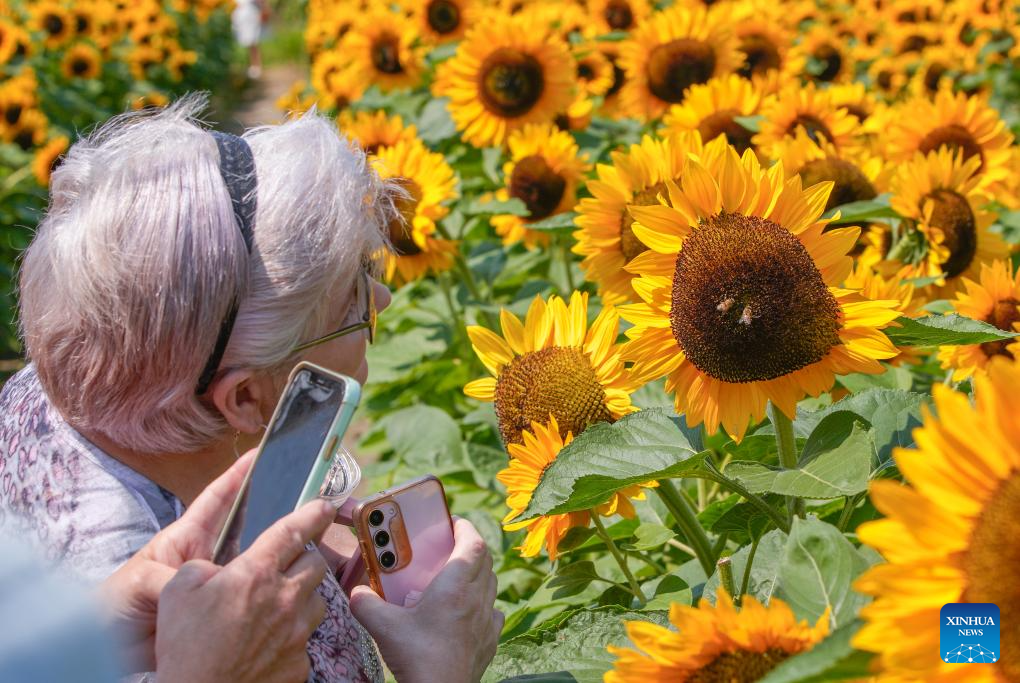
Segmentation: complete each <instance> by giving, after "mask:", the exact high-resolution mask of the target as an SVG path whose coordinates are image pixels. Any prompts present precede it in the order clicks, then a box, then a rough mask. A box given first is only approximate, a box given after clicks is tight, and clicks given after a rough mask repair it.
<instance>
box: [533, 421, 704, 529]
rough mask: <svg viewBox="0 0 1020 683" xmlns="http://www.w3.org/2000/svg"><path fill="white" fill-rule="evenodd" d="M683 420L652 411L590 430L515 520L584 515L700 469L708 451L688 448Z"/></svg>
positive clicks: (546, 476) (549, 472) (562, 455)
mask: <svg viewBox="0 0 1020 683" xmlns="http://www.w3.org/2000/svg"><path fill="white" fill-rule="evenodd" d="M682 419H683V418H679V417H667V416H666V414H665V413H664V412H663V411H661V410H656V409H652V410H642V411H640V412H637V413H633V414H632V415H628V416H626V417H624V418H622V419H621V420H619V421H617V422H615V423H613V424H608V423H604V422H603V423H599V424H593V425H591V426H589V427H588V428H586V429H585V430H584V431H583V432H582V433H581V434H580V436H578V437H577V438H576V439H574V440H573V441H572V442H571V443H569V444H567V446H565V447H564V448H563V449H562V450H561V451H560V453H559V455H557V456H556V459H555V460H554V461H553V462H552V464H551V465H549V467H548V468H547V469H546V470H545V473H544V474H543V475H542V479H541V481H539V483H538V487H537V488H536V489H535V491H534V493H533V494H532V496H531V502H530V503H529V504H528V507H527V509H526V510H525V511H524V512H523V513H521V514H520V515H518V516H517V518H516V519H518V520H524V519H531V518H533V517H538V516H540V515H548V514H560V513H564V512H573V511H575V510H588V509H590V508H592V507H594V506H596V505H598V504H600V503H604V502H605V501H607V500H609V498H610V497H611V496H612V495H613V494H614V493H616V492H617V491H619V490H620V489H622V488H624V487H627V486H633V485H634V484H640V483H643V482H646V481H650V480H652V479H668V478H673V477H682V476H684V475H685V474H687V473H690V472H694V471H697V470H699V469H701V467H702V463H703V461H704V459H705V458H706V457H707V456H708V452H707V451H706V452H703V453H698V452H697V451H696V450H695V449H694V448H693V447H692V446H691V443H690V441H688V439H687V437H686V435H685V432H684V430H683V429H682V428H681V426H680V422H681V421H682Z"/></svg>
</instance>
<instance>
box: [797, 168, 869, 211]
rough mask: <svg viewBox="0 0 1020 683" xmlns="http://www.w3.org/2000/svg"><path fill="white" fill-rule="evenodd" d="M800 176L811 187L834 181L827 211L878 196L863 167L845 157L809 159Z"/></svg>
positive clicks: (826, 204) (826, 206)
mask: <svg viewBox="0 0 1020 683" xmlns="http://www.w3.org/2000/svg"><path fill="white" fill-rule="evenodd" d="M800 177H801V180H802V181H803V182H804V187H811V186H812V185H815V184H817V183H821V182H825V181H826V180H831V181H832V182H833V183H834V185H833V187H832V194H830V195H829V201H828V202H826V203H825V210H826V211H828V210H829V209H832V208H834V207H837V206H842V205H843V204H849V203H850V202H859V201H863V200H865V199H874V198H875V197H877V196H878V192H877V191H876V190H875V186H874V185H872V184H871V181H870V180H868V177H867V176H866V175H864V173H863V172H861V169H859V168H857V166H855V165H854V164H851V163H850V162H849V161H845V160H843V159H832V158H826V159H815V160H814V161H809V162H807V163H806V164H804V167H803V168H802V169H800Z"/></svg>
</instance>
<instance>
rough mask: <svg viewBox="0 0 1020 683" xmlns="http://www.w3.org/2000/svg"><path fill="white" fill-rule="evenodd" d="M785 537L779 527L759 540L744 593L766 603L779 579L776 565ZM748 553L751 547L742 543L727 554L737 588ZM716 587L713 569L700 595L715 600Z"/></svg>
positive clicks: (715, 576)
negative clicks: (731, 552) (733, 551)
mask: <svg viewBox="0 0 1020 683" xmlns="http://www.w3.org/2000/svg"><path fill="white" fill-rule="evenodd" d="M786 542H787V536H786V534H785V533H783V532H782V531H780V530H779V529H773V530H772V531H770V532H768V533H767V534H765V535H764V536H762V537H761V540H760V541H759V542H758V549H757V550H756V551H755V553H754V560H753V563H752V564H751V575H750V577H749V578H748V582H747V594H748V595H753V596H754V597H755V598H756V599H757V600H758V601H759V602H761V603H762V604H767V603H768V601H769V600H770V599H771V598H772V594H773V593H774V592H775V590H776V584H777V582H778V581H779V567H780V565H781V564H782V562H783V555H784V553H785V551H786ZM750 554H751V546H749V545H745V546H744V547H743V548H741V549H740V550H738V551H737V552H735V553H733V554H732V555H730V566H731V567H732V569H733V581H734V582H735V583H736V584H737V589H738V590H739V588H740V584H741V582H742V581H743V580H744V570H745V568H746V567H747V557H748V555H750ZM718 590H719V572H718V571H716V572H715V573H713V574H712V576H711V577H709V579H708V581H706V582H705V590H704V593H703V595H704V596H705V598H707V599H708V600H709V601H710V602H715V594H716V591H718Z"/></svg>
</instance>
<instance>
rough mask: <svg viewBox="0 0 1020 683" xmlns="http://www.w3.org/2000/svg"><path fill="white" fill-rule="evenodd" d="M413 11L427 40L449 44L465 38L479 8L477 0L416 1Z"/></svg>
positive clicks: (412, 6)
mask: <svg viewBox="0 0 1020 683" xmlns="http://www.w3.org/2000/svg"><path fill="white" fill-rule="evenodd" d="M411 10H412V12H413V14H414V16H415V18H416V20H417V22H418V29H419V31H420V32H421V35H422V37H423V38H424V39H425V40H427V41H429V42H431V43H448V42H450V41H453V40H460V39H461V38H463V37H464V34H465V33H466V32H467V29H468V26H470V25H471V24H472V22H473V21H474V19H475V15H476V13H477V12H478V10H479V8H478V6H477V0H415V2H414V3H413V4H412V5H411Z"/></svg>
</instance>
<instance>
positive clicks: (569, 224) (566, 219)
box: [528, 211, 577, 233]
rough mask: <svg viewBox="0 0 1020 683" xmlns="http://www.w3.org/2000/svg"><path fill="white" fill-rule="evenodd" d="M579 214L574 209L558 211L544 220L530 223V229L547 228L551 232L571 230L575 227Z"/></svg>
mask: <svg viewBox="0 0 1020 683" xmlns="http://www.w3.org/2000/svg"><path fill="white" fill-rule="evenodd" d="M575 218H577V214H576V213H574V212H573V211H568V212H566V213H558V214H556V215H555V216H550V217H549V218H546V219H544V220H540V221H535V222H534V223H528V230H546V231H549V232H564V233H567V232H570V231H572V230H573V229H574V219H575Z"/></svg>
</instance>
